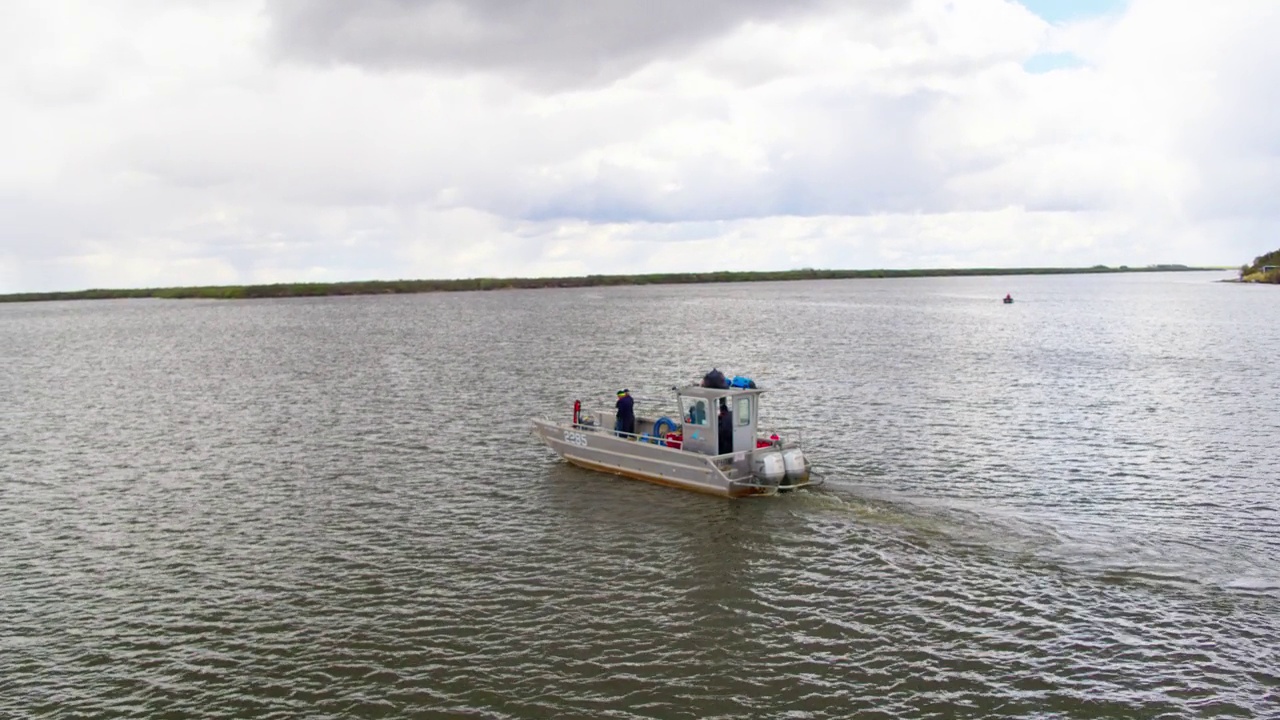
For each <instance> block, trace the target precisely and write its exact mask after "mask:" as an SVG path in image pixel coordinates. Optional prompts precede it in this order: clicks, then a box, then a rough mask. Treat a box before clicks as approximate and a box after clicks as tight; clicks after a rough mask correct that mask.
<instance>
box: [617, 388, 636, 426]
mask: <svg viewBox="0 0 1280 720" xmlns="http://www.w3.org/2000/svg"><path fill="white" fill-rule="evenodd" d="M635 405H636V403H635V400H633V399H632V398H631V393H630V391H628V390H625V389H624V390H619V391H618V402H617V403H616V405H615V407H617V408H618V421H617V424H616V425H615V427H614V429H615V430H617V431H618V432H619V433H625V434H627V435H635V434H636V407H635Z"/></svg>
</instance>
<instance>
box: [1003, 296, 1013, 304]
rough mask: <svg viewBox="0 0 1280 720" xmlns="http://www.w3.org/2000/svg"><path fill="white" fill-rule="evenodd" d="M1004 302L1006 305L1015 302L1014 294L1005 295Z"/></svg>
mask: <svg viewBox="0 0 1280 720" xmlns="http://www.w3.org/2000/svg"><path fill="white" fill-rule="evenodd" d="M1004 304H1005V305H1012V304H1013V296H1012V295H1005V296H1004Z"/></svg>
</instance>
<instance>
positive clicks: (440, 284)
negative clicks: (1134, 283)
mask: <svg viewBox="0 0 1280 720" xmlns="http://www.w3.org/2000/svg"><path fill="white" fill-rule="evenodd" d="M1228 269H1230V268H1217V267H1188V266H1186V265H1149V266H1146V267H1140V268H1131V267H1128V266H1125V265H1121V266H1120V267H1116V268H1112V267H1107V266H1105V265H1095V266H1093V267H1087V268H938V269H922V270H812V269H806V270H780V271H774V272H770V271H761V272H708V273H654V274H647V275H583V276H575V277H554V278H469V279H461V280H361V281H354V282H334V283H284V284H276V285H207V286H193V287H168V288H138V289H93V290H73V291H65V292H33V293H11V294H8V295H0V302H41V301H53V300H116V299H124V298H163V299H201V298H203V299H211V300H247V299H252V298H282V297H325V296H338V295H398V294H409V293H429V292H468V291H476V290H516V289H539V288H575V287H608V286H618V285H684V284H705V283H722V282H776V281H786V280H852V279H880V278H910V277H963V276H991V275H1072V274H1100V273H1141V272H1205V271H1213V270H1228Z"/></svg>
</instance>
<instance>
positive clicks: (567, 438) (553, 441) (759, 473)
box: [533, 383, 820, 498]
mask: <svg viewBox="0 0 1280 720" xmlns="http://www.w3.org/2000/svg"><path fill="white" fill-rule="evenodd" d="M753 384H754V383H753ZM674 389H675V392H676V407H677V408H678V411H677V413H676V414H675V417H676V418H679V420H673V419H672V418H670V417H646V416H643V415H641V414H640V413H639V412H637V414H636V427H635V430H636V432H635V433H630V434H628V433H621V432H618V431H616V430H614V429H613V428H615V427H616V423H615V419H616V418H615V411H614V410H613V409H612V408H611V409H609V410H607V411H602V412H597V413H594V414H593V413H592V412H590V411H589V410H580V404H579V403H578V402H575V403H574V411H573V417H572V420H570V419H569V418H568V417H566V420H565V421H564V422H556V421H553V420H534V421H533V428H534V432H535V433H536V434H537V435H538V437H540V438H542V441H543V442H545V443H546V444H547V445H548V446H549V447H550V448H551V449H552V450H554V451H555V452H556V453H558V454H559V455H560V457H562V458H564V459H565V460H567V461H568V462H571V463H573V464H574V465H578V466H581V467H584V468H590V469H592V470H599V471H602V472H607V473H613V474H615V475H622V476H625V477H629V478H635V479H637V480H647V481H649V482H652V483H657V484H659V485H667V486H670V487H678V488H684V489H686V490H695V491H698V492H703V493H708V494H711V495H719V496H722V497H735V498H736V497H747V496H752V495H775V494H777V493H778V492H782V491H786V490H794V489H797V488H802V487H809V486H813V485H817V484H820V482H819V481H817V480H816V478H815V476H814V475H813V473H812V472H811V468H810V464H809V461H808V459H807V458H805V456H804V452H803V451H802V449H801V447H800V435H799V433H798V432H787V433H784V434H780V433H777V432H766V431H761V430H760V429H759V428H758V427H757V425H756V420H757V418H758V416H759V411H760V399H761V396H762V394H763V393H764V390H762V389H759V388H755V387H750V388H736V387H735V388H727V389H720V388H709V387H701V386H697V385H689V386H686V387H682V388H674ZM721 407H722V408H724V409H725V410H727V412H728V414H729V420H728V422H729V423H730V424H731V425H732V429H733V430H732V443H729V446H727V447H725V448H721V447H720V442H721V438H720V432H719V429H718V425H719V423H718V420H717V408H721ZM565 415H566V416H568V415H569V413H568V411H567V408H566V413H565ZM606 421H607V424H606ZM725 440H726V442H727V441H728V438H727V437H726V438H725Z"/></svg>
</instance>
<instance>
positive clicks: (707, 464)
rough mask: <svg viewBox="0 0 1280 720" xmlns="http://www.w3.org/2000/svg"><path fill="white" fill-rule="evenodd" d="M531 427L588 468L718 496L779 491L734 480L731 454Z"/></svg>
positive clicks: (567, 428) (543, 424) (569, 428)
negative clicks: (705, 452)
mask: <svg viewBox="0 0 1280 720" xmlns="http://www.w3.org/2000/svg"><path fill="white" fill-rule="evenodd" d="M533 427H534V432H535V434H537V435H538V437H539V438H541V439H542V441H543V442H545V443H546V444H547V446H548V447H550V448H551V449H552V450H553V451H555V453H556V454H558V455H559V456H560V457H562V458H564V460H566V461H567V462H570V463H572V464H574V465H577V466H579V467H582V468H587V469H589V470H597V471H600V472H606V473H611V474H614V475H620V476H622V477H627V478H632V479H635V480H644V481H645V482H650V483H654V484H657V485H664V486H667V487H674V488H680V489H683V490H692V491H694V492H699V493H703V494H707V495H716V496H719V497H731V498H736V497H748V496H752V495H773V494H776V493H777V492H778V490H779V486H777V485H765V484H761V483H759V482H758V481H756V480H755V479H754V478H752V477H750V476H747V477H731V476H730V475H731V474H734V459H733V458H732V457H731V456H720V457H712V456H707V455H700V454H697V453H692V452H686V451H682V450H677V449H675V448H669V447H666V446H664V445H659V444H650V443H643V442H638V441H636V440H631V439H626V438H621V437H618V436H616V435H614V434H612V433H609V432H604V431H601V430H598V429H597V430H590V429H585V428H582V427H580V426H576V427H575V426H573V425H565V424H561V423H553V422H549V421H546V420H534V421H533ZM782 489H787V487H786V486H783V487H782Z"/></svg>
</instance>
